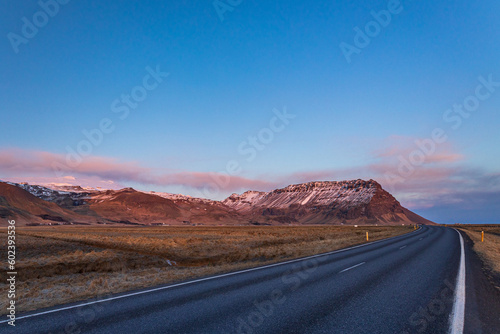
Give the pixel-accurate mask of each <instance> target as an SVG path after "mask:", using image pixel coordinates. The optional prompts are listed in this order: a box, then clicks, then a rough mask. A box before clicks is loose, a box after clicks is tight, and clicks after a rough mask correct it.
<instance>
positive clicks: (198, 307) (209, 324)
mask: <svg viewBox="0 0 500 334" xmlns="http://www.w3.org/2000/svg"><path fill="white" fill-rule="evenodd" d="M460 239H461V238H460V236H459V233H458V232H457V231H456V230H454V229H451V228H444V227H434V226H423V227H422V228H421V229H420V230H417V231H415V232H412V233H409V234H406V235H403V236H398V237H395V238H391V239H387V240H383V241H380V242H374V243H371V244H368V245H363V246H359V247H355V248H351V249H346V250H342V251H337V252H334V253H330V254H326V255H321V256H317V257H311V258H306V259H302V260H299V261H292V262H288V263H285V264H280V265H272V266H267V267H263V268H260V269H257V270H248V271H244V272H240V273H234V274H228V275H221V276H219V277H214V278H207V279H201V280H197V281H194V282H185V283H181V284H177V285H173V286H172V285H171V286H164V287H159V288H157V289H156V290H153V291H151V290H145V291H137V292H135V293H134V294H132V295H131V294H130V293H129V294H122V295H114V296H112V297H111V299H109V298H108V299H104V300H101V301H98V302H92V301H90V303H88V304H87V305H84V306H79V307H75V305H66V306H63V308H64V309H62V310H61V307H59V308H57V307H56V308H52V309H47V310H41V311H38V312H32V313H29V314H24V315H19V318H18V320H17V321H16V327H15V330H12V329H8V328H7V327H8V326H6V324H5V323H1V324H0V332H2V331H5V332H11V331H12V332H15V333H343V334H345V333H370V334H373V333H391V334H393V333H448V331H449V329H450V323H451V322H454V323H455V325H457V322H458V331H457V332H456V333H459V332H460V330H461V328H460V327H461V326H460V319H461V316H460V314H462V315H463V314H464V311H463V310H462V312H461V311H460V310H461V308H460V300H459V301H458V302H456V298H455V291H459V290H460V289H457V277H459V275H458V274H459V268H460V265H461V262H462V257H461V254H462V246H461V241H460ZM457 305H458V306H457ZM464 305H466V304H464ZM462 306H463V305H462ZM41 312H43V313H42V314H40V313H41ZM45 312H47V313H45ZM467 313H468V312H465V314H466V315H467ZM469 313H470V312H469ZM475 317H476V319H475V320H476V321H479V318H477V316H475ZM450 319H451V321H450ZM462 319H463V317H462ZM471 324H472V325H471ZM465 326H466V327H467V326H469V327H471V326H476V327H477V326H480V325H477V324H476V325H473V322H470V323H468V319H467V317H465ZM471 328H472V327H471ZM478 333H481V329H479V331H478ZM485 333H486V332H485Z"/></svg>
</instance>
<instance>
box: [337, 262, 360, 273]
mask: <svg viewBox="0 0 500 334" xmlns="http://www.w3.org/2000/svg"><path fill="white" fill-rule="evenodd" d="M365 263H366V262H361V263H358V264H357V265H355V266H352V267H349V268H346V269H344V270H342V271H339V274H340V273H343V272H344V271H348V270H351V269H354V268H356V267H359V266H361V265H363V264H365Z"/></svg>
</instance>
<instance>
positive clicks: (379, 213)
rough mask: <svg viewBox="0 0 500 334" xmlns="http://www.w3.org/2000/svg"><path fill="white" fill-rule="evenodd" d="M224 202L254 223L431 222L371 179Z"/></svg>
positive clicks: (237, 197) (247, 195) (288, 189)
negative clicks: (260, 221) (412, 210)
mask: <svg viewBox="0 0 500 334" xmlns="http://www.w3.org/2000/svg"><path fill="white" fill-rule="evenodd" d="M223 203H224V204H225V205H227V206H229V207H231V208H233V209H234V210H236V211H238V212H240V213H242V214H246V215H249V216H250V217H252V219H254V220H259V218H260V219H261V218H266V219H267V220H268V221H269V222H272V221H276V222H281V223H301V224H395V223H396V224H400V223H409V224H410V223H419V224H422V223H431V222H429V221H427V220H426V219H424V218H422V217H420V216H418V215H416V214H414V213H412V215H409V214H408V213H409V212H410V211H409V210H407V209H405V208H403V207H402V206H401V204H400V203H399V202H398V201H397V200H396V199H395V198H394V197H393V196H392V195H391V194H389V193H388V192H387V191H385V190H384V189H382V186H381V185H380V184H379V183H377V182H376V181H374V180H369V181H364V180H359V179H358V180H352V181H340V182H309V183H303V184H296V185H290V186H288V187H285V188H282V189H277V190H273V191H271V192H268V193H265V192H255V191H248V192H245V193H243V194H241V195H238V194H233V195H231V196H230V197H228V198H227V199H225V200H224V201H223Z"/></svg>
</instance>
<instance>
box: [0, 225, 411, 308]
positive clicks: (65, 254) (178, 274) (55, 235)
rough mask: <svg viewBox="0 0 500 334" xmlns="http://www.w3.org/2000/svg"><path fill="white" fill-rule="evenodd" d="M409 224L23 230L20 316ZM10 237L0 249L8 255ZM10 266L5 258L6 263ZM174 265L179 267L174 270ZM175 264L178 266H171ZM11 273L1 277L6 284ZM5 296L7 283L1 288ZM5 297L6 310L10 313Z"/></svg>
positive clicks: (308, 251) (325, 247)
mask: <svg viewBox="0 0 500 334" xmlns="http://www.w3.org/2000/svg"><path fill="white" fill-rule="evenodd" d="M412 229H413V228H412V227H409V226H395V227H386V226H384V227H377V226H370V227H366V226H363V227H357V228H355V227H347V226H285V227H274V226H255V227H244V226H238V227H225V226H220V227H205V226H204V227H148V228H140V227H102V226H85V227H80V226H67V227H66V226H58V227H31V228H30V227H26V228H18V229H17V230H16V232H17V241H16V244H17V265H16V269H17V272H18V282H17V292H18V298H17V300H18V301H17V306H18V310H19V311H28V310H34V309H38V308H42V307H48V306H53V305H57V304H62V303H67V302H72V301H78V300H83V299H87V298H92V297H96V296H102V295H105V294H110V293H116V292H122V291H128V290H133V289H139V288H145V287H150V286H155V285H160V284H166V283H172V282H175V281H180V280H187V279H192V278H195V277H201V276H207V275H213V274H217V273H222V272H228V271H234V270H238V269H243V268H249V267H256V266H259V265H264V264H269V263H273V262H278V261H284V260H287V259H292V258H299V257H303V256H308V255H313V254H318V253H323V252H328V251H332V250H336V249H340V248H344V247H348V246H351V245H355V244H362V243H364V242H366V239H365V233H366V231H368V232H369V234H370V241H373V240H378V239H383V238H388V237H391V236H395V235H399V234H403V233H406V232H409V231H411V230H412ZM6 240H7V237H6V232H5V230H4V229H3V230H1V231H0V244H2V249H6ZM2 261H3V262H2V266H3V267H4V268H5V266H6V264H5V260H4V259H2ZM168 261H176V265H169V263H168ZM171 263H172V262H171ZM5 276H6V272H5V271H3V272H1V273H0V279H1V282H5V279H6V277H5ZM0 289H1V290H2V291H5V289H6V284H4V283H2V284H0ZM6 302H7V299H6V298H1V300H0V309H1V310H2V312H3V313H5V311H3V310H5V307H6Z"/></svg>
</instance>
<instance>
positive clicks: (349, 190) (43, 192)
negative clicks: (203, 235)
mask: <svg viewBox="0 0 500 334" xmlns="http://www.w3.org/2000/svg"><path fill="white" fill-rule="evenodd" d="M0 184H1V187H0V213H2V217H8V216H11V217H13V218H16V217H19V218H18V219H21V220H22V221H23V222H25V223H28V224H30V223H31V224H40V225H48V224H51V225H52V224H82V223H83V224H132V225H198V224H199V225H252V224H253V225H279V224H301V225H302V224H332V225H339V224H370V225H375V224H381V225H389V224H434V223H433V222H431V221H429V220H427V219H425V218H423V217H420V216H419V215H417V214H416V213H414V212H412V211H410V210H408V209H406V208H404V207H403V206H401V204H400V203H399V202H398V201H397V200H396V199H395V198H394V197H393V196H392V195H391V194H390V193H388V192H387V191H385V190H384V189H383V188H382V186H381V185H380V184H379V183H378V182H376V181H374V180H368V181H366V180H361V179H357V180H346V181H312V182H306V183H299V184H292V185H289V186H286V187H284V188H279V189H274V190H272V191H269V192H262V191H252V190H249V191H246V192H244V193H242V194H232V195H230V196H229V197H227V198H226V199H224V200H222V201H214V200H209V199H202V198H196V197H190V196H186V195H181V194H170V193H161V192H153V191H151V192H146V191H137V190H135V189H133V188H124V189H120V190H100V189H95V188H82V187H80V186H68V187H64V188H63V189H62V188H61V187H53V188H50V187H49V186H39V185H29V184H27V183H21V184H17V183H10V182H8V183H4V182H0ZM7 186H10V187H17V188H18V189H19V190H22V191H25V192H26V193H27V194H29V195H30V196H33V197H34V198H36V200H35V199H34V198H33V197H29V196H27V195H21V194H20V193H18V194H17V196H19V197H23V198H24V201H25V202H30V203H31V206H30V205H28V207H29V208H30V209H29V210H27V209H26V208H23V205H24V206H26V205H27V204H26V203H25V204H23V202H22V201H21V202H19V201H16V200H15V198H13V197H12V196H10V197H9V196H8V198H5V196H3V193H4V192H6V189H8V187H7ZM54 188H55V189H54ZM9 192H12V189H11V190H10V191H9ZM14 197H15V196H14ZM40 201H42V202H40ZM12 203H14V205H13V204H12ZM54 205H55V206H54ZM30 210H31V211H32V212H30ZM44 210H45V211H44ZM41 212H45V213H41ZM48 212H51V213H48ZM30 217H32V219H31V220H32V222H31V221H30ZM44 217H45V218H44ZM1 223H2V225H5V224H3V223H4V222H1Z"/></svg>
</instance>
